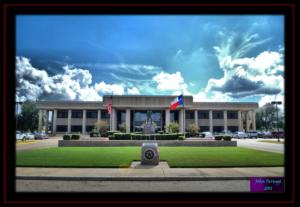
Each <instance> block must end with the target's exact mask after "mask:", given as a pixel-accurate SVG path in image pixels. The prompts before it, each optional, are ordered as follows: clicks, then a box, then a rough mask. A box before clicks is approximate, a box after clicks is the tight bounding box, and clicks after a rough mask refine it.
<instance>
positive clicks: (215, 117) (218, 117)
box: [213, 111, 224, 119]
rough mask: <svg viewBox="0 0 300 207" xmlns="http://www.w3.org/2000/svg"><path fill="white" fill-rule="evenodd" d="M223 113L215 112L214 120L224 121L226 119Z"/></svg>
mask: <svg viewBox="0 0 300 207" xmlns="http://www.w3.org/2000/svg"><path fill="white" fill-rule="evenodd" d="M223 115H224V112H223V111H213V119H223V118H224V116H223Z"/></svg>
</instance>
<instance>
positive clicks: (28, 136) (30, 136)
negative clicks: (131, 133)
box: [25, 132, 34, 139]
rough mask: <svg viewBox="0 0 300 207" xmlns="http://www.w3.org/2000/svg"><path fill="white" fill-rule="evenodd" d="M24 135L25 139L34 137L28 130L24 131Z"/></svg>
mask: <svg viewBox="0 0 300 207" xmlns="http://www.w3.org/2000/svg"><path fill="white" fill-rule="evenodd" d="M25 137H26V139H34V134H32V133H30V132H28V133H25Z"/></svg>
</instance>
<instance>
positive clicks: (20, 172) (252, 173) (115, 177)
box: [16, 162, 284, 181]
mask: <svg viewBox="0 0 300 207" xmlns="http://www.w3.org/2000/svg"><path fill="white" fill-rule="evenodd" d="M277 176H278V177H284V167H245V168H236V167H235V168H169V166H168V164H167V163H166V162H160V164H159V165H157V166H144V165H140V162H133V163H132V165H131V167H130V168H37V167H17V168H16V177H17V179H36V180H99V181H100V180H102V181H128V180H132V181H193V180H195V181H196V180H241V179H249V178H250V177H277Z"/></svg>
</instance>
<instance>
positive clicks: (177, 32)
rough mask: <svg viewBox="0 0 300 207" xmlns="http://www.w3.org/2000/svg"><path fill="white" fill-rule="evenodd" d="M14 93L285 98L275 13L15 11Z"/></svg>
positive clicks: (279, 19)
mask: <svg viewBox="0 0 300 207" xmlns="http://www.w3.org/2000/svg"><path fill="white" fill-rule="evenodd" d="M16 31H17V32H16V53H17V54H16V78H17V94H16V97H17V99H21V100H24V99H40V100H52V99H55V100H57V99H59V100H102V96H103V95H104V94H110V93H112V92H113V93H114V94H124V95H126V94H141V95H145V94H147V95H162V94H165V95H166V94H168V95H177V94H179V93H181V91H183V92H184V94H186V95H193V96H194V100H195V101H256V102H260V103H263V102H267V101H271V100H274V99H283V97H284V73H283V71H284V63H283V60H284V17H283V16H279V15H74V16H71V15H19V16H17V18H16Z"/></svg>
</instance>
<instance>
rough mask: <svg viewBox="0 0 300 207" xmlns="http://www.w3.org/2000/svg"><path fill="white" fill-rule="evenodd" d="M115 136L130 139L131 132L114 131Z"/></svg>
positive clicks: (117, 138) (120, 138)
mask: <svg viewBox="0 0 300 207" xmlns="http://www.w3.org/2000/svg"><path fill="white" fill-rule="evenodd" d="M114 137H115V139H116V140H130V139H131V134H130V133H114Z"/></svg>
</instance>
